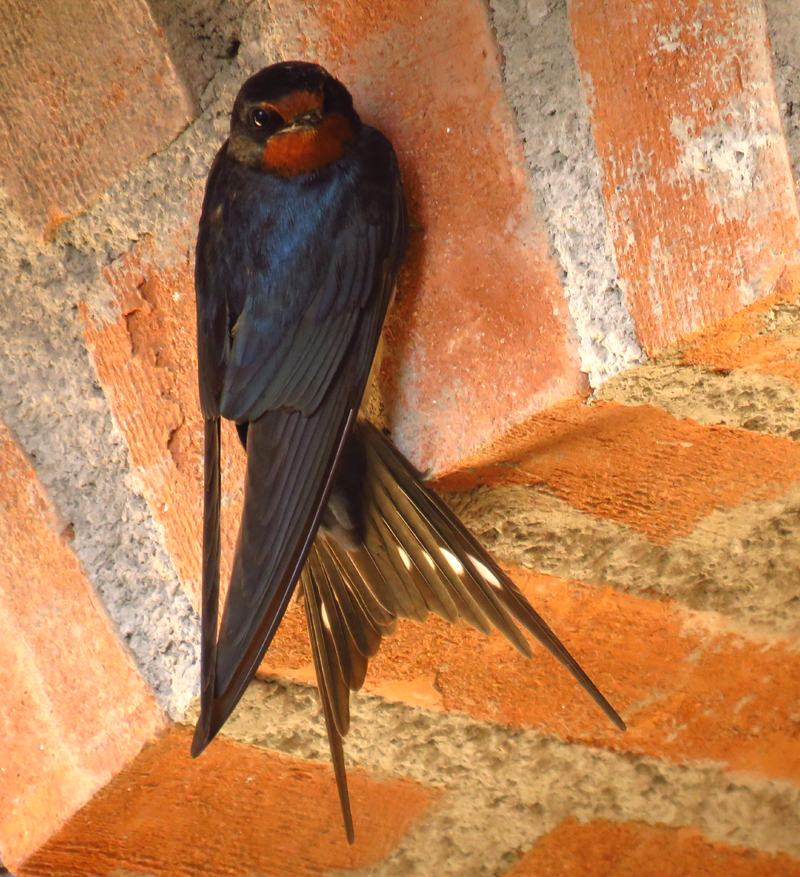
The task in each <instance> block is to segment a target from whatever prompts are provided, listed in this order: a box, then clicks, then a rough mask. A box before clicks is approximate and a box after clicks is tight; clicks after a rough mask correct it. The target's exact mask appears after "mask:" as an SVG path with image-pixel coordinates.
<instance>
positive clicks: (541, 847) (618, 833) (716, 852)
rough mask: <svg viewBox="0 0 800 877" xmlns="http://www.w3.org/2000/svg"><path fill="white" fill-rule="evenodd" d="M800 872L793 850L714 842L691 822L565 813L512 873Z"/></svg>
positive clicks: (574, 876)
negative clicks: (652, 822) (621, 821)
mask: <svg viewBox="0 0 800 877" xmlns="http://www.w3.org/2000/svg"><path fill="white" fill-rule="evenodd" d="M563 874H569V875H570V877H642V875H645V874H646V875H648V877H650V875H652V877H656V875H662V874H664V875H666V874H669V875H670V877H690V875H694V874H703V875H705V877H800V865H798V863H797V862H796V861H793V860H792V859H790V858H789V857H788V856H785V855H780V854H779V855H777V856H771V855H766V854H764V853H758V852H755V851H754V850H748V849H745V848H743V847H736V846H730V845H729V844H726V843H719V842H717V843H711V842H709V841H708V840H707V839H706V838H705V837H703V836H702V834H701V833H700V832H698V831H697V830H696V829H692V828H665V827H663V826H660V825H659V826H644V825H642V824H641V823H638V824H634V825H618V824H616V823H613V822H610V821H608V820H605V819H595V820H592V821H591V822H589V823H587V824H586V825H581V824H580V823H579V822H577V821H576V820H575V819H565V820H564V822H562V823H561V824H560V825H559V826H557V827H556V829H555V830H554V831H551V832H550V833H549V834H547V835H546V836H545V837H543V838H542V839H541V840H540V841H539V842H538V843H537V844H536V845H535V846H534V848H533V849H532V850H531V851H530V852H529V853H527V854H526V855H525V856H524V857H523V858H522V860H521V861H520V862H519V863H518V864H517V865H516V866H515V867H513V868H512V869H511V870H510V871H509V872H508V877H561V875H563Z"/></svg>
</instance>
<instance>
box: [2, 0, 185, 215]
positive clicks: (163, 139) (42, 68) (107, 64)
mask: <svg viewBox="0 0 800 877" xmlns="http://www.w3.org/2000/svg"><path fill="white" fill-rule="evenodd" d="M9 3H10V6H9ZM0 58H3V59H4V61H3V63H2V64H0V94H2V113H1V114H0V170H2V173H3V182H4V186H5V187H6V188H7V190H8V193H9V194H10V195H11V197H12V198H13V200H14V206H15V208H16V210H17V212H18V213H19V214H20V215H21V216H22V217H23V218H24V219H25V220H26V221H27V222H29V223H30V225H31V226H32V228H33V229H34V230H35V231H38V232H42V231H44V230H45V227H46V226H47V227H48V228H52V227H53V226H54V225H57V224H58V223H59V222H60V221H62V220H63V219H64V218H65V217H66V216H69V215H72V214H74V213H76V212H78V211H79V210H81V209H82V208H83V207H85V206H86V205H87V204H89V203H91V202H92V201H93V200H94V199H96V198H97V197H98V196H99V195H100V194H101V193H102V192H103V190H104V189H105V188H106V187H107V186H108V185H109V184H110V183H112V182H114V180H115V179H116V178H117V177H119V176H120V175H121V174H122V173H124V172H125V171H126V170H127V169H128V168H129V167H131V166H132V165H134V164H135V163H136V162H138V161H140V160H141V159H142V158H145V157H146V156H148V155H150V154H151V153H153V152H156V151H158V150H159V149H160V148H161V147H163V146H165V145H166V144H167V143H169V141H170V140H172V139H173V138H174V137H175V136H176V135H177V134H178V133H179V132H180V130H181V129H182V128H183V127H184V126H185V125H186V123H187V122H188V121H189V119H190V116H191V103H190V100H189V97H188V96H187V94H186V92H185V91H184V88H183V86H182V85H181V83H180V81H179V80H178V78H177V76H176V74H175V71H174V69H173V67H172V63H171V62H170V59H169V57H168V55H167V50H166V45H165V43H164V40H163V36H162V34H161V33H160V32H159V31H158V30H157V28H156V26H155V24H154V23H153V20H152V18H151V17H150V12H149V9H148V7H147V4H146V3H144V2H143V0H58V2H55V3H53V2H50V3H40V2H36V0H6V3H5V4H4V9H3V29H2V33H0Z"/></svg>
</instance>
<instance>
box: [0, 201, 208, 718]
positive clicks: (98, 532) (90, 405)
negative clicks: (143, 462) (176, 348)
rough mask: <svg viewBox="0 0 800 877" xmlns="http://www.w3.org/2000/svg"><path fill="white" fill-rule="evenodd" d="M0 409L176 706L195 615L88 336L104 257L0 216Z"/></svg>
mask: <svg viewBox="0 0 800 877" xmlns="http://www.w3.org/2000/svg"><path fill="white" fill-rule="evenodd" d="M0 248H1V249H2V251H3V253H4V259H3V261H2V264H1V265H0V339H1V340H0V369H1V370H2V374H3V381H2V382H0V408H1V409H2V413H3V418H4V420H5V421H6V423H7V424H8V426H9V427H10V428H11V429H12V430H13V431H14V434H15V436H16V437H17V439H18V441H19V442H20V444H21V446H22V447H23V449H24V450H25V452H26V454H27V455H28V457H29V459H30V460H31V462H32V463H33V464H34V465H35V467H36V471H37V474H38V476H39V478H40V480H41V481H42V483H43V484H44V486H45V488H46V489H47V491H48V493H49V495H50V496H51V497H52V500H53V503H54V505H55V507H56V509H57V513H58V515H59V516H60V517H61V519H62V521H63V522H64V527H66V528H71V529H72V531H73V532H74V540H73V542H72V544H71V547H72V550H73V551H74V552H75V555H76V556H77V558H78V560H79V562H80V563H81V566H82V567H83V569H84V570H85V571H86V573H87V575H88V577H89V579H90V581H91V582H92V585H93V586H94V587H95V588H96V590H97V592H98V594H99V595H100V596H101V599H102V600H103V603H104V605H105V608H106V610H107V611H108V613H109V615H110V616H111V618H112V620H113V622H114V623H115V624H116V625H117V628H118V630H119V633H120V636H121V637H122V639H123V641H124V642H125V643H126V645H127V646H128V647H129V648H130V650H131V653H132V654H133V656H134V658H135V660H136V663H137V665H138V666H139V668H140V670H141V671H142V673H143V674H144V676H145V678H146V679H147V681H148V682H149V684H150V686H151V688H152V689H153V691H154V692H155V694H156V697H157V699H158V702H159V704H160V705H161V706H162V708H163V709H165V710H166V711H167V712H169V713H170V714H172V715H180V714H181V712H182V710H183V709H184V708H185V706H186V704H187V703H188V701H189V699H190V698H191V696H192V694H193V692H194V691H195V690H196V686H197V679H196V670H195V666H196V663H195V662H196V661H197V643H198V623H197V618H196V616H195V615H194V613H193V612H192V610H191V607H190V606H189V603H188V601H187V600H186V597H185V595H184V594H183V593H182V591H181V589H180V587H179V585H178V580H177V578H176V576H175V574H174V572H173V570H172V564H171V561H170V559H169V558H168V557H167V555H166V553H165V552H164V550H163V548H162V546H161V543H160V538H159V534H158V533H157V531H156V529H155V527H154V525H153V521H152V518H151V517H150V513H149V511H148V509H147V506H146V504H145V502H144V500H143V499H142V498H141V496H140V495H139V494H138V492H137V485H136V484H135V483H134V482H133V481H132V479H131V478H130V468H129V465H128V455H127V448H126V447H125V444H124V441H123V439H122V436H121V435H120V433H119V432H118V430H117V429H116V427H115V426H114V424H113V421H112V418H111V415H110V412H109V408H108V403H107V402H106V400H105V398H104V397H103V394H102V392H101V390H100V387H99V384H98V382H97V376H96V374H95V372H94V369H93V368H92V365H91V363H90V361H89V357H88V355H87V352H86V348H85V346H84V342H83V327H82V325H81V322H80V319H79V317H78V304H79V302H80V300H81V297H82V296H83V295H85V294H86V290H87V289H88V288H91V286H92V285H93V284H95V283H97V282H98V281H99V271H98V263H97V260H98V254H97V253H96V252H94V251H92V250H90V249H80V248H78V247H76V246H74V245H73V244H71V243H67V242H64V241H61V242H58V243H54V244H44V243H39V244H37V243H36V242H34V241H33V240H32V239H31V238H28V237H27V236H26V234H25V232H24V231H23V229H22V228H21V227H20V225H19V223H18V222H15V220H14V217H13V214H11V213H10V212H8V211H6V213H5V216H4V218H3V219H2V225H0Z"/></svg>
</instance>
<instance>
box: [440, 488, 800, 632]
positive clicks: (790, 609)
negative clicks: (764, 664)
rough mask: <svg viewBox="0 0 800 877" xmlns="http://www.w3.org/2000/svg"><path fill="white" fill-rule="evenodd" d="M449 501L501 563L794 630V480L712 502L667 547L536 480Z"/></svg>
mask: <svg viewBox="0 0 800 877" xmlns="http://www.w3.org/2000/svg"><path fill="white" fill-rule="evenodd" d="M449 500H450V504H451V506H452V507H453V508H454V510H455V511H456V513H457V514H458V515H459V516H460V517H461V519H462V520H463V521H464V523H465V524H466V525H467V526H468V527H469V528H470V529H471V530H472V531H473V532H474V533H475V534H476V535H477V536H478V538H479V539H480V540H481V541H482V542H483V543H484V544H485V545H486V547H487V548H488V549H489V550H490V551H491V552H492V553H493V554H494V555H495V556H496V557H498V558H500V559H502V560H505V561H508V562H509V563H516V564H519V565H520V566H525V567H528V568H531V569H536V570H540V571H542V572H548V573H552V574H554V575H558V576H561V577H563V578H574V579H579V580H582V581H585V582H589V583H594V584H597V585H609V586H612V587H614V588H615V589H617V590H621V591H624V592H627V593H631V594H635V595H637V596H645V597H647V596H650V595H652V594H654V593H655V594H658V595H664V596H669V597H672V598H674V599H675V600H677V601H679V603H681V604H682V605H684V606H687V607H688V608H690V609H693V610H695V611H709V612H719V613H721V614H723V615H724V616H725V617H726V618H727V619H728V620H729V621H730V622H731V623H732V624H733V626H735V627H740V628H742V629H746V630H749V633H750V634H751V635H759V634H775V635H779V636H790V635H796V634H797V632H798V631H799V630H800V600H799V599H798V596H797V595H798V594H800V487H797V486H794V487H792V488H791V489H790V490H789V491H787V493H786V494H785V495H784V496H782V497H781V498H780V499H777V500H773V501H771V502H751V503H744V504H742V505H741V506H738V507H737V508H735V509H718V510H716V511H714V512H712V513H711V514H710V515H709V516H708V517H706V518H705V519H703V520H702V521H701V522H700V523H698V524H697V525H696V527H695V528H694V530H693V531H692V532H691V533H690V534H689V535H687V536H683V537H679V538H676V539H675V540H674V541H673V542H671V543H670V544H669V545H668V546H664V545H656V544H654V543H653V542H650V541H649V540H648V539H647V538H646V537H645V536H644V535H642V534H641V533H638V532H637V531H635V530H633V529H631V528H629V527H626V526H624V525H623V524H618V523H616V522H614V521H609V520H605V519H602V518H596V517H594V516H592V515H590V514H588V513H587V512H583V511H580V510H579V509H576V508H574V507H573V506H571V505H570V504H569V503H567V502H565V501H564V500H562V499H560V498H559V497H557V496H554V495H553V494H552V493H551V492H550V491H548V490H547V489H546V488H544V487H526V486H519V485H515V486H509V487H484V488H479V489H478V490H476V491H473V492H472V493H469V494H464V495H453V496H450V497H449Z"/></svg>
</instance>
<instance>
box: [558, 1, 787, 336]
mask: <svg viewBox="0 0 800 877" xmlns="http://www.w3.org/2000/svg"><path fill="white" fill-rule="evenodd" d="M569 14H570V22H571V27H572V34H573V39H574V42H575V48H576V52H577V58H578V64H579V66H580V68H581V71H582V74H583V77H584V81H585V83H586V90H587V92H588V95H589V99H590V115H591V122H592V130H593V133H594V139H595V143H596V144H597V150H598V154H599V157H600V161H601V163H602V167H603V181H604V182H603V196H604V199H605V203H606V209H607V212H608V217H609V225H610V228H611V233H612V237H613V241H614V248H615V253H616V259H617V264H618V266H619V272H620V277H621V278H622V280H623V281H624V282H625V284H626V295H627V301H628V306H629V308H630V310H631V315H632V317H633V320H634V323H635V325H636V332H637V337H638V339H639V341H640V342H641V343H642V345H643V346H644V348H645V349H646V350H647V351H648V352H649V353H652V352H654V351H655V350H657V349H659V348H660V347H663V346H664V345H666V344H669V343H672V342H674V341H676V340H678V339H680V338H682V337H685V336H686V335H687V334H689V333H690V332H692V331H693V330H695V329H698V328H700V327H702V326H705V325H708V324H709V323H712V322H714V321H715V320H718V319H720V318H721V317H725V316H728V315H729V314H731V313H733V312H734V311H736V310H738V309H739V308H740V307H742V305H745V304H748V303H750V302H751V301H753V300H754V299H756V298H760V297H762V296H764V295H766V294H768V293H769V292H770V291H771V288H772V286H773V284H774V283H775V281H776V280H777V278H778V277H779V275H780V273H781V271H782V270H783V267H784V265H785V264H786V261H787V259H789V258H791V256H792V255H793V253H794V251H795V250H796V249H797V246H798V216H797V203H796V200H795V196H794V184H793V181H792V174H791V167H790V164H789V160H788V156H787V153H786V147H785V145H784V142H783V135H782V129H781V123H780V116H779V112H778V107H777V102H776V98H775V91H774V86H773V82H772V66H771V56H770V51H769V44H768V40H767V34H766V24H765V20H764V10H763V7H762V6H759V5H754V4H752V3H748V2H747V0H710V2H700V0H689V2H685V3H681V4H680V5H676V4H675V3H673V2H671V0H655V2H652V3H648V4H646V5H643V4H639V3H629V2H627V0H602V2H601V0H575V2H573V3H570V5H569ZM610 46H613V51H609V47H610Z"/></svg>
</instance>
